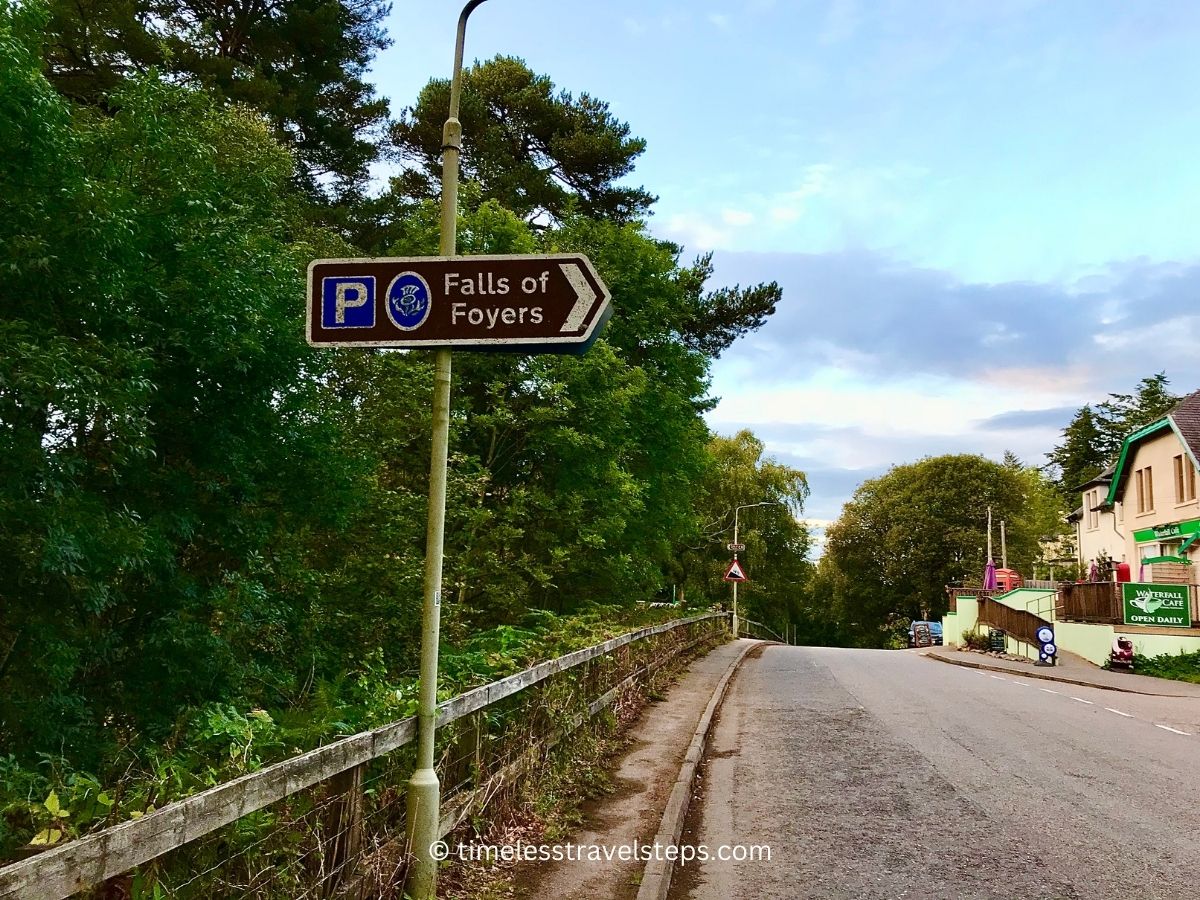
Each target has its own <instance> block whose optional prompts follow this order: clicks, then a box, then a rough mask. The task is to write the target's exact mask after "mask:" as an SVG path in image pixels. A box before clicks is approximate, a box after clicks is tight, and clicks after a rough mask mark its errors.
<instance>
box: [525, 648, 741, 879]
mask: <svg viewBox="0 0 1200 900" xmlns="http://www.w3.org/2000/svg"><path fill="white" fill-rule="evenodd" d="M752 643H757V642H755V641H749V640H746V639H744V638H743V639H739V640H736V641H730V642H729V643H727V644H722V645H721V646H720V647H717V648H716V649H715V650H713V651H712V652H711V653H709V654H708V655H707V656H702V657H700V658H699V659H697V660H696V661H695V662H693V663H692V664H691V666H690V667H689V668H688V669H687V671H686V672H684V674H683V676H682V677H681V678H680V679H679V681H677V682H676V683H675V684H674V685H672V686H671V688H670V689H669V690H668V691H667V696H666V699H665V700H663V701H662V702H659V703H651V704H649V705H647V706H646V708H645V709H644V710H643V711H642V715H641V718H640V719H638V721H637V723H636V724H635V725H634V726H633V728H632V729H630V731H629V735H628V738H629V742H628V749H627V750H626V752H625V755H624V756H623V757H622V758H621V760H620V763H619V766H618V768H617V770H616V772H615V773H614V774H613V785H614V787H615V788H616V790H615V791H614V792H613V793H612V794H611V795H609V796H607V797H604V798H603V799H601V800H599V801H597V802H595V803H594V804H589V806H588V807H587V808H586V809H585V821H584V825H583V826H582V827H581V828H580V829H579V830H578V831H576V832H575V833H574V834H572V835H571V836H570V837H569V838H563V840H562V842H563V843H566V842H567V841H570V842H571V843H573V844H603V845H606V846H609V847H620V846H629V847H632V846H633V843H634V841H635V840H636V841H638V842H639V843H640V844H652V843H653V842H654V836H655V835H656V834H657V833H658V828H659V824H660V819H661V817H662V813H663V809H665V808H666V805H667V800H668V798H669V797H670V794H671V789H672V788H673V787H674V786H675V781H676V779H677V778H678V777H679V768H680V766H681V765H682V764H683V760H684V756H685V755H686V754H687V751H688V745H689V744H691V742H692V737H693V736H694V734H695V731H696V726H697V724H698V723H699V721H700V716H701V715H703V713H704V709H705V707H706V706H707V705H708V701H709V700H710V699H711V698H712V694H713V690H714V689H715V688H716V686H717V682H719V681H720V680H721V676H723V675H724V674H725V672H726V671H727V670H728V668H729V665H730V663H732V662H733V661H734V660H735V659H736V658H737V657H738V655H739V654H740V653H741V652H742V651H743V650H744V649H745V647H746V645H747V644H752ZM645 865H646V864H645V862H644V861H642V860H630V861H628V862H621V861H612V862H579V861H571V862H568V861H560V862H548V863H546V862H543V863H523V864H522V865H521V866H520V867H518V868H517V869H516V873H517V875H516V879H515V880H516V883H517V885H518V889H517V896H518V897H526V898H535V897H555V898H561V900H625V898H628V900H633V898H635V897H636V896H637V892H638V884H639V881H640V880H641V877H642V872H643V870H644V869H645Z"/></svg>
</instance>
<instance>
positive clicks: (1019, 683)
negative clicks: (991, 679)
mask: <svg viewBox="0 0 1200 900" xmlns="http://www.w3.org/2000/svg"><path fill="white" fill-rule="evenodd" d="M1013 684H1018V685H1020V686H1021V687H1033V685H1032V684H1030V683H1029V682H1028V681H1013Z"/></svg>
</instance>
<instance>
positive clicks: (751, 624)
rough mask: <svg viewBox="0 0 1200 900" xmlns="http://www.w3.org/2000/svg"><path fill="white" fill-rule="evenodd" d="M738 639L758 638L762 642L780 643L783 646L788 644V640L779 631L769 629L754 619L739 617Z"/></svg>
mask: <svg viewBox="0 0 1200 900" xmlns="http://www.w3.org/2000/svg"><path fill="white" fill-rule="evenodd" d="M738 637H748V638H756V639H757V640H760V641H779V643H781V644H786V643H787V639H786V638H784V637H783V635H781V634H780V633H779V632H778V631H775V630H774V629H771V628H768V627H767V626H766V625H764V624H762V622H755V621H754V620H753V619H746V618H743V617H741V616H739V617H738Z"/></svg>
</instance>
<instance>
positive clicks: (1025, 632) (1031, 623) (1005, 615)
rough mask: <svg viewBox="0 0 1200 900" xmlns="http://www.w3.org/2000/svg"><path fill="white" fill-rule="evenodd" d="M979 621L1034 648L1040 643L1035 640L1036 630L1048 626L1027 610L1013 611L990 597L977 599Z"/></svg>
mask: <svg viewBox="0 0 1200 900" xmlns="http://www.w3.org/2000/svg"><path fill="white" fill-rule="evenodd" d="M979 621H980V622H982V623H984V624H985V625H991V626H993V627H995V628H999V629H1000V630H1001V631H1003V632H1005V633H1007V634H1009V635H1011V636H1012V637H1014V638H1016V639H1017V640H1019V641H1024V642H1025V643H1026V644H1032V645H1034V646H1038V645H1039V644H1040V643H1041V642H1040V641H1039V640H1038V639H1037V631H1038V629H1039V628H1041V627H1042V626H1043V625H1046V624H1048V623H1047V622H1046V621H1045V620H1044V619H1042V618H1040V617H1039V616H1035V615H1034V614H1033V613H1031V612H1029V611H1028V610H1024V609H1013V608H1012V607H1011V606H1005V605H1004V604H1003V603H1001V602H1000V601H998V600H993V599H992V598H991V597H980V598H979Z"/></svg>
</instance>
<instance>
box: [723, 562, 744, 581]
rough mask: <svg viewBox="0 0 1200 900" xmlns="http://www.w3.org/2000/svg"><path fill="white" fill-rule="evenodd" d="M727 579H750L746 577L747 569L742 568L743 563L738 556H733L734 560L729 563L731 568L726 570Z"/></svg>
mask: <svg viewBox="0 0 1200 900" xmlns="http://www.w3.org/2000/svg"><path fill="white" fill-rule="evenodd" d="M725 580H726V581H748V580H749V579H748V578H747V577H746V570H745V569H743V568H742V564H741V563H740V562H738V558H737V557H736V556H735V557H734V558H733V561H732V562H731V563H730V564H729V568H728V569H726V570H725Z"/></svg>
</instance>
